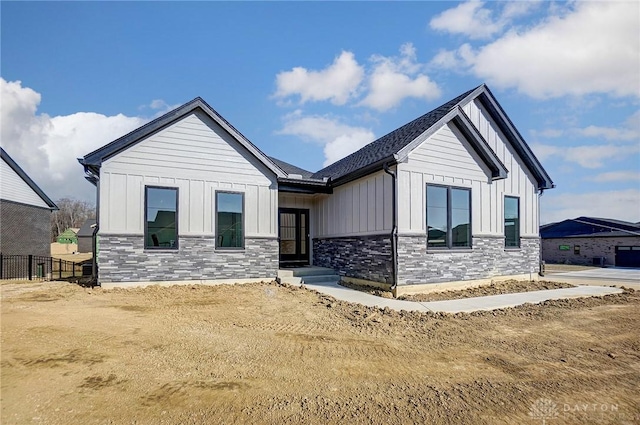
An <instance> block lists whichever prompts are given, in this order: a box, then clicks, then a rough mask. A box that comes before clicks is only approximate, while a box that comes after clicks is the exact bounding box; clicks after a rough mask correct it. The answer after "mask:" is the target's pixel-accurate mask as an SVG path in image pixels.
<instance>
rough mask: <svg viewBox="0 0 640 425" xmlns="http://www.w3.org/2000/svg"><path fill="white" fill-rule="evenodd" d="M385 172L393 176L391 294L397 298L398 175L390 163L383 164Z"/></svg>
mask: <svg viewBox="0 0 640 425" xmlns="http://www.w3.org/2000/svg"><path fill="white" fill-rule="evenodd" d="M382 167H383V169H384V172H385V173H387V174H389V175H390V176H391V180H392V186H391V187H392V190H391V211H392V213H391V217H392V221H393V228H392V230H391V258H392V264H393V271H392V273H393V281H392V283H391V293H393V296H394V297H395V296H396V287H397V286H398V208H397V205H396V180H397V176H396V173H395V172H393V171H391V170H390V169H389V163H388V162H385V163H384V164H383V166H382Z"/></svg>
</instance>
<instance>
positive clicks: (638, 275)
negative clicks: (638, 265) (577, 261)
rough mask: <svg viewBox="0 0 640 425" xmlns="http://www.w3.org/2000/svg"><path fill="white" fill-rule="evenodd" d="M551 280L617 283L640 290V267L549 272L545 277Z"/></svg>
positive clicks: (597, 283)
mask: <svg viewBox="0 0 640 425" xmlns="http://www.w3.org/2000/svg"><path fill="white" fill-rule="evenodd" d="M541 279H543V280H548V281H551V282H562V283H570V284H573V285H575V284H580V285H596V286H602V285H615V286H618V287H620V286H625V287H627V288H633V289H635V290H636V291H638V290H640V269H631V268H617V267H606V268H594V269H588V270H580V271H573V272H560V273H548V274H546V275H545V276H544V277H543V278H541Z"/></svg>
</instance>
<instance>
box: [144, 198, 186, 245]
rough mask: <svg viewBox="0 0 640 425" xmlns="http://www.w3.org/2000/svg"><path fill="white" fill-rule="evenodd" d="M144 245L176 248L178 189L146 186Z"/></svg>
mask: <svg viewBox="0 0 640 425" xmlns="http://www.w3.org/2000/svg"><path fill="white" fill-rule="evenodd" d="M144 211H145V214H144V247H145V248H146V249H178V189H177V188H175V187H154V186H146V187H145V191H144Z"/></svg>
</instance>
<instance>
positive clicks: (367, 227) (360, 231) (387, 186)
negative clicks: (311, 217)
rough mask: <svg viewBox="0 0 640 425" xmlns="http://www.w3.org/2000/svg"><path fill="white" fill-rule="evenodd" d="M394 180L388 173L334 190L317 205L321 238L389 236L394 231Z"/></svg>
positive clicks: (318, 235)
mask: <svg viewBox="0 0 640 425" xmlns="http://www.w3.org/2000/svg"><path fill="white" fill-rule="evenodd" d="M392 184H393V183H392V179H391V177H390V176H389V175H387V174H386V173H385V172H384V171H379V172H377V173H373V174H370V175H368V176H366V177H362V178H360V179H357V180H354V181H353V182H349V183H347V184H344V185H341V186H338V187H336V188H334V189H333V194H331V195H328V196H323V197H320V198H318V200H317V201H316V214H315V217H316V221H315V226H314V227H315V231H316V236H317V237H322V238H330V237H345V236H367V235H380V234H388V233H390V232H391V228H392V216H391V215H392V208H391V206H392V196H393V195H392Z"/></svg>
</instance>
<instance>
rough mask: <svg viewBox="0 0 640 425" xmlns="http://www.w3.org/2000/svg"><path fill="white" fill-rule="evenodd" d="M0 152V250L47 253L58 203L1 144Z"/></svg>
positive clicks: (5, 251) (20, 252) (5, 253)
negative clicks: (53, 216) (53, 215)
mask: <svg viewBox="0 0 640 425" xmlns="http://www.w3.org/2000/svg"><path fill="white" fill-rule="evenodd" d="M0 156H1V157H2V160H1V161H0V252H1V253H2V254H3V255H29V254H31V255H40V256H45V257H48V256H50V255H51V254H50V243H51V212H52V211H54V210H57V209H58V207H57V206H56V204H54V203H53V201H52V200H51V199H49V197H48V196H47V195H45V193H44V192H43V191H42V190H41V189H40V188H39V187H38V185H37V184H35V182H34V181H33V180H31V178H30V177H29V176H28V175H27V174H26V173H25V172H24V171H23V170H22V168H20V166H19V165H18V164H16V162H15V161H14V160H13V159H12V158H11V157H10V156H9V154H8V153H7V152H6V151H5V150H4V149H3V148H0Z"/></svg>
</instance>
